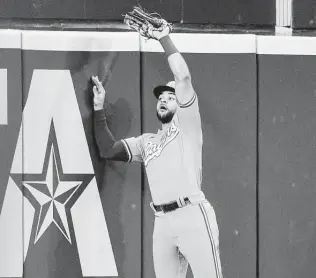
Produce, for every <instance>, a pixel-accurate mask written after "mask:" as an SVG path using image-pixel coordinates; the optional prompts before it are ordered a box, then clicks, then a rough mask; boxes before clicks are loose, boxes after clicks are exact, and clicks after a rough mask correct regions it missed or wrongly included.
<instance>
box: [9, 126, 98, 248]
mask: <svg viewBox="0 0 316 278" xmlns="http://www.w3.org/2000/svg"><path fill="white" fill-rule="evenodd" d="M74 163H80V161H79V162H78V161H74ZM12 178H13V179H14V180H15V182H16V183H17V184H19V185H20V189H21V190H22V192H23V195H24V197H25V198H27V199H28V200H29V201H30V203H31V204H32V205H33V207H34V209H35V217H34V222H33V230H32V236H33V239H34V244H36V242H37V241H38V240H39V239H40V238H41V237H42V235H43V234H44V233H45V231H46V230H47V229H48V228H49V227H50V226H51V225H55V226H56V227H57V228H58V229H59V231H60V232H61V233H62V234H63V236H64V237H65V238H66V239H67V240H68V241H69V243H72V233H71V230H73V229H72V221H71V212H70V209H71V207H72V206H73V205H74V203H75V202H76V201H77V199H78V198H79V197H80V195H81V194H82V192H83V191H84V189H85V188H86V187H87V186H88V184H89V183H90V181H91V180H92V178H93V175H92V174H65V173H64V172H63V169H62V163H61V159H60V153H59V149H58V143H57V138H56V133H55V129H54V124H53V122H52V124H51V128H50V133H49V138H48V143H47V148H46V154H45V159H44V165H43V170H42V173H40V174H22V183H21V182H19V183H18V182H17V181H18V180H20V181H21V175H17V174H13V175H12Z"/></svg>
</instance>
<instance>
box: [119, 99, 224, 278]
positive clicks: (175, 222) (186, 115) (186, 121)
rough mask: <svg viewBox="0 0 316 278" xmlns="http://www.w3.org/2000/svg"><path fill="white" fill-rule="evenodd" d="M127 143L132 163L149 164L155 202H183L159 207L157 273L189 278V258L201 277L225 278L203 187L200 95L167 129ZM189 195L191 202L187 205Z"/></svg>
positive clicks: (197, 277) (213, 218) (162, 277)
mask: <svg viewBox="0 0 316 278" xmlns="http://www.w3.org/2000/svg"><path fill="white" fill-rule="evenodd" d="M122 142H123V144H124V146H125V148H126V150H127V152H128V154H129V161H139V162H143V163H144V164H145V167H146V173H147V178H148V182H149V187H150V191H151V195H152V199H153V204H155V205H161V204H166V203H170V202H174V201H177V203H178V205H179V206H180V208H178V209H176V210H174V211H171V212H166V213H164V212H157V211H155V216H156V217H155V227H154V235H153V258H154V267H155V272H156V277H157V278H178V277H185V274H186V268H187V263H186V262H187V261H188V262H189V263H190V266H191V268H192V271H193V274H194V277H195V278H213V277H214V278H221V277H222V274H221V263H220V258H219V248H218V247H219V241H218V236H219V233H218V226H217V221H216V216H215V212H214V210H213V207H212V206H211V205H210V203H209V202H208V201H207V200H206V199H205V197H204V194H203V192H202V191H201V181H202V144H203V139H202V128H201V118H200V112H199V105H198V99H197V96H196V94H194V96H193V98H192V99H191V101H189V102H188V103H187V104H186V105H184V106H180V107H178V109H177V112H176V114H175V115H174V117H173V120H172V122H171V123H169V124H168V125H167V126H165V127H164V129H163V130H158V132H157V133H156V134H153V133H146V134H143V135H141V136H139V137H136V138H135V137H132V138H128V139H125V140H122ZM185 197H187V198H188V199H189V200H190V202H191V203H190V204H187V205H185V201H184V198H185ZM152 208H153V206H152ZM179 251H180V252H179ZM184 258H185V259H184Z"/></svg>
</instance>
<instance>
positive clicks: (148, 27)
mask: <svg viewBox="0 0 316 278" xmlns="http://www.w3.org/2000/svg"><path fill="white" fill-rule="evenodd" d="M124 22H125V23H126V24H127V25H128V26H129V27H130V28H132V29H135V30H136V31H137V32H139V33H140V34H141V35H142V36H144V37H146V38H148V39H157V38H156V37H155V36H154V35H153V31H162V30H164V29H165V28H166V27H169V32H171V30H172V24H171V23H169V22H167V21H166V20H165V19H163V18H162V17H161V16H160V15H159V14H157V13H148V12H145V11H144V9H142V8H141V7H134V8H133V11H131V12H128V13H127V14H126V15H125V16H124Z"/></svg>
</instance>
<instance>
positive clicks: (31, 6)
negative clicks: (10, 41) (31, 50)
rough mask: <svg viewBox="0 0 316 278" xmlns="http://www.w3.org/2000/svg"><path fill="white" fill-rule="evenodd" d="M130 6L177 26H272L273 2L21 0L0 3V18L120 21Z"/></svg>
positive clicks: (251, 0)
mask: <svg viewBox="0 0 316 278" xmlns="http://www.w3.org/2000/svg"><path fill="white" fill-rule="evenodd" d="M133 5H141V6H142V7H144V8H145V9H147V10H149V11H155V12H158V13H160V14H161V15H162V16H163V17H164V18H165V19H167V20H169V21H172V22H178V23H183V22H185V23H212V24H248V25H250V24H256V25H273V24H274V23H275V1H274V0H265V1H262V0H246V1H240V0H221V1H208V0H197V1H192V0H168V1H158V0H136V1H135V0H133V1H130V0H83V1H75V0H35V1H34V0H24V1H16V0H14V1H6V0H1V1H0V17H1V18H7V19H8V18H10V19H11V18H15V19H21V18H23V19H53V20H58V19H77V20H78V19H79V20H83V19H84V20H87V19H93V20H102V21H122V14H124V13H126V12H128V11H130V10H131V8H132V6H133Z"/></svg>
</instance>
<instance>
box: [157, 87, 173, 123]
mask: <svg viewBox="0 0 316 278" xmlns="http://www.w3.org/2000/svg"><path fill="white" fill-rule="evenodd" d="M177 107H178V104H177V101H176V96H175V94H174V93H172V92H168V91H166V92H163V93H162V94H161V95H160V96H159V98H158V102H157V117H158V119H159V121H161V122H162V123H163V124H165V123H169V122H171V120H172V118H173V116H174V114H175V113H176V111H177Z"/></svg>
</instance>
